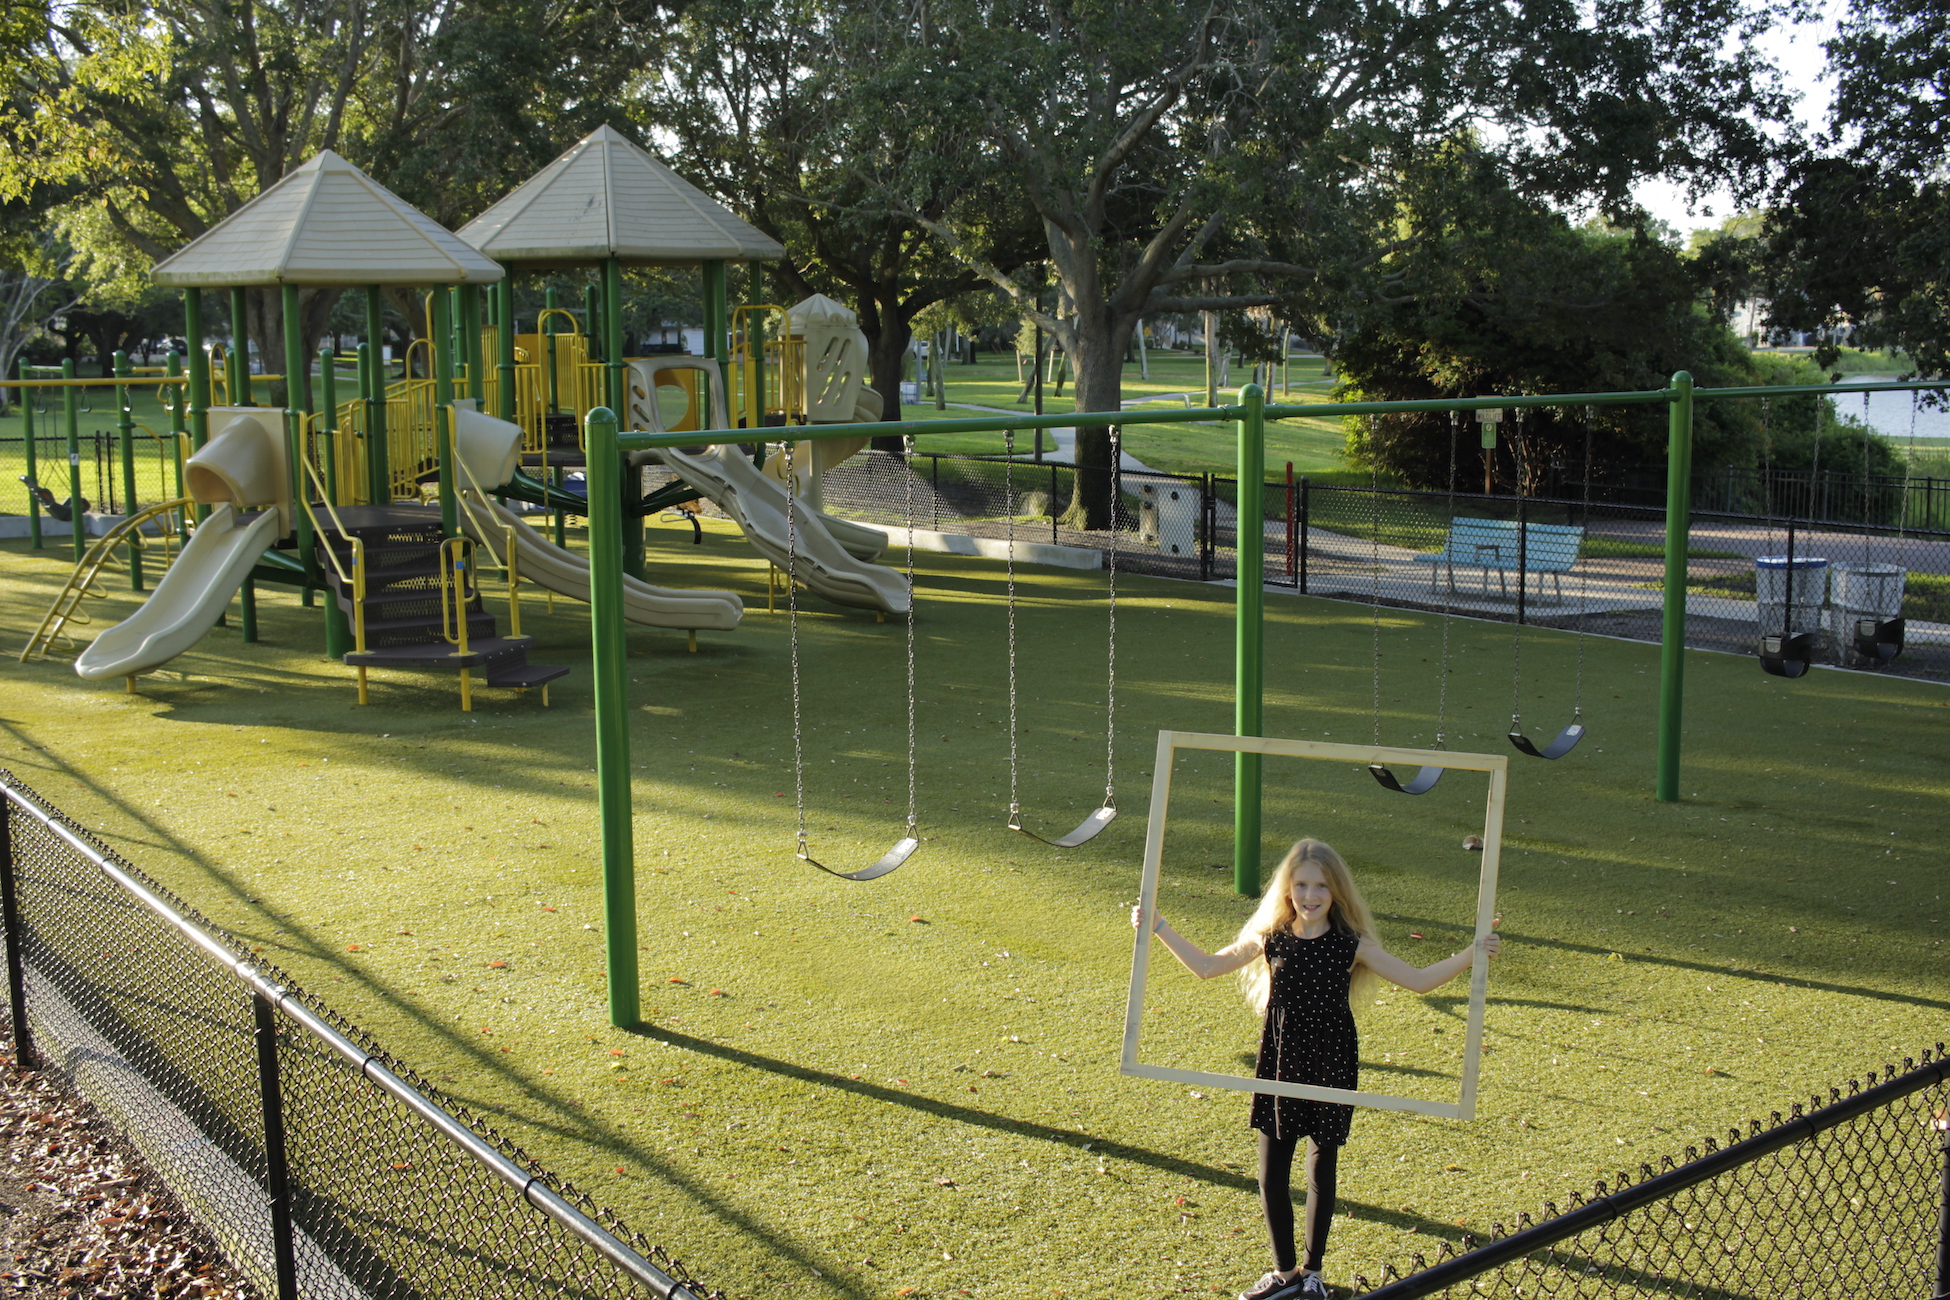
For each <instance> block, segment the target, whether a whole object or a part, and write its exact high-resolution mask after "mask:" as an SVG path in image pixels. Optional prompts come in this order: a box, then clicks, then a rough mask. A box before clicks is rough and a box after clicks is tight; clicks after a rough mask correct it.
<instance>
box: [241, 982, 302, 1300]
mask: <svg viewBox="0 0 1950 1300" xmlns="http://www.w3.org/2000/svg"><path fill="white" fill-rule="evenodd" d="M251 1020H252V1026H253V1032H252V1035H251V1036H252V1037H253V1038H254V1039H256V1040H257V1085H258V1095H259V1104H260V1107H261V1108H262V1110H263V1113H264V1182H265V1188H264V1190H265V1191H266V1193H268V1194H269V1196H270V1198H271V1267H272V1272H273V1274H274V1276H275V1278H276V1284H277V1291H276V1295H277V1300H298V1252H297V1249H296V1244H295V1242H294V1239H293V1234H292V1227H291V1166H290V1165H289V1164H288V1163H287V1162H286V1160H285V1150H284V1089H283V1087H282V1086H281V1085H280V1083H279V1079H278V1012H277V1008H276V1007H273V1006H272V1005H271V999H269V998H267V997H265V996H264V995H263V994H262V993H258V992H256V991H253V992H252V993H251Z"/></svg>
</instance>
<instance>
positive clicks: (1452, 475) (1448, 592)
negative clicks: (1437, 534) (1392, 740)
mask: <svg viewBox="0 0 1950 1300" xmlns="http://www.w3.org/2000/svg"><path fill="white" fill-rule="evenodd" d="M1461 438H1462V412H1460V411H1451V412H1449V523H1450V525H1451V526H1452V527H1453V526H1454V524H1455V522H1456V456H1457V450H1458V447H1459V446H1460V443H1461ZM1448 549H1449V548H1448V546H1447V545H1446V544H1445V545H1444V546H1443V550H1445V551H1447V550H1448ZM1448 579H1449V580H1448V581H1446V582H1444V583H1443V584H1442V664H1441V668H1440V669H1439V671H1438V672H1437V674H1436V696H1435V747H1436V748H1437V749H1447V748H1448V747H1449V746H1448V743H1447V741H1446V740H1445V739H1444V731H1445V728H1446V727H1447V724H1448V720H1449V624H1450V622H1451V621H1452V619H1453V617H1454V613H1455V608H1454V607H1455V586H1454V584H1455V571H1454V570H1453V569H1451V570H1450V571H1449V574H1448ZM1376 743H1379V742H1376Z"/></svg>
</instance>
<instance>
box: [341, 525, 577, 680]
mask: <svg viewBox="0 0 1950 1300" xmlns="http://www.w3.org/2000/svg"><path fill="white" fill-rule="evenodd" d="M321 522H322V523H323V524H324V529H323V530H322V531H321V532H319V533H318V535H317V544H318V545H319V546H320V547H323V548H328V549H329V550H330V551H331V553H332V556H333V557H336V559H337V561H338V563H337V564H336V565H334V564H333V563H332V558H331V557H327V556H325V555H321V556H320V557H319V559H320V567H321V568H322V569H323V570H324V573H325V581H326V583H327V584H328V585H329V587H330V588H331V594H332V598H333V599H335V600H336V601H338V604H339V608H340V609H342V610H344V611H345V614H346V619H347V621H348V622H351V621H353V620H354V618H355V617H356V616H355V613H354V610H353V600H352V592H351V591H349V590H347V589H346V586H345V584H344V583H343V582H342V581H341V580H340V578H339V574H338V570H339V569H341V568H342V569H344V570H345V572H346V573H348V574H349V573H351V572H353V562H352V553H353V550H352V544H351V540H350V539H352V538H355V537H356V538H357V539H359V541H360V542H361V543H362V545H363V547H364V553H365V565H366V592H365V650H364V652H363V653H361V652H358V651H355V652H353V653H352V654H348V655H347V656H345V662H346V663H347V664H348V665H349V666H351V667H354V668H358V669H360V670H361V674H360V681H361V689H360V695H361V700H362V702H363V699H364V670H365V669H368V668H396V669H405V670H415V669H419V670H434V671H454V670H458V671H460V673H461V708H462V709H469V708H471V707H472V696H471V686H472V684H473V675H474V674H475V673H479V674H480V675H481V678H482V681H483V684H485V685H487V686H492V687H503V688H507V689H510V690H515V691H525V690H528V689H529V688H530V687H540V688H541V691H542V703H543V704H545V705H546V704H547V703H548V684H549V683H550V682H552V681H554V680H555V679H556V678H558V677H566V676H567V675H568V673H569V670H568V669H567V668H565V667H560V666H557V665H554V664H531V663H529V662H528V647H529V638H527V637H525V636H524V637H504V636H501V635H499V634H498V631H497V627H496V624H495V620H494V616H493V615H492V614H489V613H488V612H487V610H486V609H485V608H483V606H482V604H481V596H480V592H479V590H478V588H477V589H475V590H472V591H469V592H467V593H466V599H465V601H464V602H463V605H462V608H463V610H464V613H465V621H466V652H465V653H462V650H461V647H460V645H459V644H457V643H456V642H457V640H458V638H459V629H458V628H457V627H454V626H453V622H454V620H453V619H452V618H451V617H449V618H447V619H443V618H442V616H441V605H442V603H443V591H442V587H441V581H440V579H441V572H440V569H441V555H440V546H441V542H442V541H443V538H442V535H441V531H440V511H439V510H438V509H437V508H435V507H431V506H412V505H389V506H341V507H339V508H338V509H337V510H336V511H335V512H334V513H333V514H332V515H329V516H324V517H322V518H321ZM341 528H342V529H343V531H342V532H341ZM444 598H445V599H451V598H452V597H451V595H446V596H444ZM450 632H451V633H453V634H454V636H455V638H456V639H455V640H452V641H450V640H449V639H448V634H449V633H450Z"/></svg>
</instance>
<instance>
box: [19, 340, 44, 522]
mask: <svg viewBox="0 0 1950 1300" xmlns="http://www.w3.org/2000/svg"><path fill="white" fill-rule="evenodd" d="M20 378H21V380H22V382H25V381H26V379H27V362H26V361H25V360H24V359H23V360H22V361H21V363H20ZM45 391H46V390H45V389H38V388H23V389H21V390H20V425H21V435H22V437H24V438H25V439H26V443H25V446H26V448H27V477H28V478H30V479H33V480H34V481H35V482H36V483H38V482H40V479H39V478H38V477H36V475H37V474H38V472H39V463H38V458H37V457H36V456H35V453H34V403H35V402H36V401H38V400H40V399H39V398H38V397H37V396H36V394H38V393H41V392H45ZM27 536H28V537H29V538H30V539H31V543H30V544H31V545H32V546H33V548H34V549H35V550H37V551H38V550H40V549H41V499H40V498H39V497H37V496H35V495H34V494H33V493H32V492H29V493H28V494H27Z"/></svg>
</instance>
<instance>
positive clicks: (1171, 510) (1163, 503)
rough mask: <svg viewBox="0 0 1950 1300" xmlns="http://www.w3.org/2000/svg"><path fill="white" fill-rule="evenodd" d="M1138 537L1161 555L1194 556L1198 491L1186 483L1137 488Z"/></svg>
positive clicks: (1195, 549) (1146, 485)
mask: <svg viewBox="0 0 1950 1300" xmlns="http://www.w3.org/2000/svg"><path fill="white" fill-rule="evenodd" d="M1137 494H1138V538H1139V540H1140V541H1143V542H1145V543H1146V544H1148V545H1151V546H1155V547H1157V548H1158V552H1159V554H1161V555H1197V554H1198V513H1199V499H1198V495H1199V490H1198V488H1196V487H1194V486H1193V485H1192V484H1190V483H1170V482H1165V483H1160V482H1156V481H1151V482H1145V483H1140V484H1138V485H1137Z"/></svg>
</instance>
